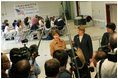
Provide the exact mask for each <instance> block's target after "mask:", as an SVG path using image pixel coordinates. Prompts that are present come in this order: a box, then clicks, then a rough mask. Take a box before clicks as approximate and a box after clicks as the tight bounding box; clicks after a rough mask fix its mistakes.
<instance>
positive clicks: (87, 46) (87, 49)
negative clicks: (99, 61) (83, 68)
mask: <svg viewBox="0 0 118 79" xmlns="http://www.w3.org/2000/svg"><path fill="white" fill-rule="evenodd" d="M74 42H75V44H74V45H75V47H77V48H78V47H79V48H81V49H82V52H83V54H84V56H85V60H86V63H89V59H90V58H92V55H93V46H92V40H91V37H90V36H89V35H88V34H84V35H83V38H82V41H81V43H80V40H79V35H78V34H77V35H75V36H74Z"/></svg>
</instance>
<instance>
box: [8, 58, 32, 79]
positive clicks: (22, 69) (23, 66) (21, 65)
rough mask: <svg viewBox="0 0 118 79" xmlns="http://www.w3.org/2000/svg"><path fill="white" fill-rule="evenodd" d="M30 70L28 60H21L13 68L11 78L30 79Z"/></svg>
mask: <svg viewBox="0 0 118 79" xmlns="http://www.w3.org/2000/svg"><path fill="white" fill-rule="evenodd" d="M30 69H31V66H30V63H29V61H28V60H27V59H22V60H19V61H18V62H17V63H16V64H14V66H12V67H11V71H10V74H11V75H10V78H28V76H29V73H30Z"/></svg>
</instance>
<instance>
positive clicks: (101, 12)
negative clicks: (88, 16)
mask: <svg viewBox="0 0 118 79" xmlns="http://www.w3.org/2000/svg"><path fill="white" fill-rule="evenodd" d="M106 4H117V2H116V1H92V17H93V19H94V24H95V26H98V27H101V28H105V26H106V24H107V19H106Z"/></svg>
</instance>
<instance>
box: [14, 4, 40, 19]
mask: <svg viewBox="0 0 118 79" xmlns="http://www.w3.org/2000/svg"><path fill="white" fill-rule="evenodd" d="M33 15H39V9H38V4H37V3H24V4H17V5H15V16H16V17H26V16H33Z"/></svg>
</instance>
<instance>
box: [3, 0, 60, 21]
mask: <svg viewBox="0 0 118 79" xmlns="http://www.w3.org/2000/svg"><path fill="white" fill-rule="evenodd" d="M32 2H33V3H34V2H36V1H32ZM32 2H31V1H30V2H29V1H20V2H18V1H17V2H13V1H10V2H8V1H7V2H5V1H4V2H1V22H3V21H4V20H5V19H8V20H9V23H12V22H13V20H15V19H24V17H21V18H18V17H15V13H14V5H15V4H24V3H32ZM36 3H38V8H39V16H47V15H48V16H59V7H58V3H59V1H48V2H47V1H40V2H39V1H37V2H36ZM34 16H35V15H34ZM34 16H31V17H34Z"/></svg>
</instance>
